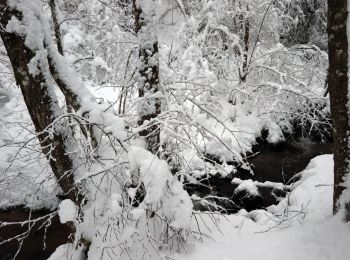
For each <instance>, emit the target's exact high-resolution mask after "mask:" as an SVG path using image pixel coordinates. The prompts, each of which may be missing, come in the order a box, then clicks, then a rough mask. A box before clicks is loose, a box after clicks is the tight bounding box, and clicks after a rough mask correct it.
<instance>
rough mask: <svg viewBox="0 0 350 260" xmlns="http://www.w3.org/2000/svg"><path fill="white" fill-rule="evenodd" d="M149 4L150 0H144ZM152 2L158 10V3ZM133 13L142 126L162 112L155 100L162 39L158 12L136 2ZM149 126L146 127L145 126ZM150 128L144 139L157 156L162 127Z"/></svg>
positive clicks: (159, 102) (150, 126) (157, 100)
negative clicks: (159, 30) (136, 40)
mask: <svg viewBox="0 0 350 260" xmlns="http://www.w3.org/2000/svg"><path fill="white" fill-rule="evenodd" d="M143 1H146V0H143ZM147 1H152V2H153V3H152V4H153V6H154V7H155V1H154V0H147ZM133 12H134V18H135V33H136V34H137V36H138V38H139V76H140V80H139V97H140V98H142V99H141V102H140V105H139V109H138V114H139V120H138V124H139V125H140V126H141V125H144V124H145V123H146V122H148V121H150V120H152V119H154V118H156V117H157V116H158V115H159V114H160V113H161V100H160V99H159V98H155V97H152V95H154V94H155V93H157V92H158V91H159V90H160V89H159V64H158V40H157V35H156V32H155V31H156V28H155V27H156V23H155V22H154V21H155V19H156V10H155V8H154V9H153V10H152V11H151V12H150V11H149V10H148V12H149V13H145V12H143V10H142V5H141V4H139V5H137V4H136V0H134V1H133ZM144 126H145V125H144ZM145 127H146V129H144V130H142V131H141V132H140V136H141V137H143V138H144V139H145V141H146V145H147V149H148V150H149V151H151V152H152V153H153V154H156V153H157V152H158V150H159V146H160V129H159V124H157V123H153V124H151V125H146V126H145Z"/></svg>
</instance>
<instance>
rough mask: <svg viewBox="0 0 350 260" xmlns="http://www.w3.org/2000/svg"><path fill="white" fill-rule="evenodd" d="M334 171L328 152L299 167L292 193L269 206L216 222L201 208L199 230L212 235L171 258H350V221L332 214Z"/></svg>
mask: <svg viewBox="0 0 350 260" xmlns="http://www.w3.org/2000/svg"><path fill="white" fill-rule="evenodd" d="M332 172H333V160H332V156H331V155H322V156H318V157H316V158H314V159H313V160H312V161H311V162H310V164H309V166H308V167H307V168H306V169H305V170H304V171H303V172H302V179H301V181H300V182H298V183H297V184H296V187H295V189H294V190H293V192H292V193H291V194H290V196H289V197H287V198H286V199H284V200H283V201H281V202H280V204H279V205H277V206H272V207H270V208H269V209H268V210H267V211H265V210H256V211H252V212H250V213H247V212H245V211H244V210H242V211H241V212H240V213H239V214H236V215H231V216H225V217H223V216H216V217H215V219H216V220H220V221H219V222H217V221H213V218H210V217H208V216H207V215H206V214H200V215H201V216H200V217H197V220H198V221H199V223H200V227H201V230H202V232H205V231H206V232H207V233H209V235H210V236H211V237H212V240H206V241H205V242H203V243H201V244H196V245H195V247H194V249H193V250H192V252H190V253H189V255H180V254H176V255H174V258H175V259H178V260H181V259H186V260H188V259H189V260H196V259H198V260H199V259H200V260H205V259H216V260H235V259H237V260H250V259H269V260H271V259H272V260H273V259H276V260H277V259H286V260H295V259H298V260H303V259H305V260H306V259H307V260H313V259H315V260H316V259H332V260H333V259H334V260H335V259H348V257H349V255H350V247H349V242H350V225H349V224H344V223H342V222H341V221H340V220H339V218H338V217H337V216H336V217H333V216H332V192H333V173H332ZM201 219H203V221H205V224H204V222H203V221H202V220H201ZM195 225H197V224H196V223H195ZM206 225H207V227H208V228H210V229H211V232H209V230H208V228H206V227H205V226H206Z"/></svg>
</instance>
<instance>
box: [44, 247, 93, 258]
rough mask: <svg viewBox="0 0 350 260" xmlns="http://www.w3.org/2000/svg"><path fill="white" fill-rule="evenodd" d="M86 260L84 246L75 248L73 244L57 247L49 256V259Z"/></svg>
mask: <svg viewBox="0 0 350 260" xmlns="http://www.w3.org/2000/svg"><path fill="white" fill-rule="evenodd" d="M63 259H69V260H86V256H85V254H84V251H83V248H82V247H79V248H78V249H76V248H75V246H74V245H73V244H64V245H61V246H59V247H57V248H56V250H55V252H54V253H53V254H52V255H51V256H50V257H49V258H48V260H63Z"/></svg>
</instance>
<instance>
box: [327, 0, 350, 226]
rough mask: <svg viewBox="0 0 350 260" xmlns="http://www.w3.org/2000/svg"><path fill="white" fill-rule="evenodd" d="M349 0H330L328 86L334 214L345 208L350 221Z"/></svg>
mask: <svg viewBox="0 0 350 260" xmlns="http://www.w3.org/2000/svg"><path fill="white" fill-rule="evenodd" d="M346 23H347V0H328V48H329V71H328V73H329V75H328V77H329V78H328V88H329V94H330V101H331V113H332V120H333V138H334V195H333V212H334V214H335V213H337V212H338V210H339V209H340V208H342V207H345V210H346V216H345V219H346V221H349V220H350V207H349V201H350V198H347V199H346V200H345V201H343V202H342V205H341V203H340V201H339V198H340V197H341V194H342V193H343V191H344V189H345V187H344V180H345V177H346V176H347V175H348V173H349V162H350V149H349V141H350V138H349V131H350V127H349V112H348V110H349V108H348V107H347V105H348V102H349V101H348V41H347V33H346Z"/></svg>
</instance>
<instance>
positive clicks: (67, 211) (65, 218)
mask: <svg viewBox="0 0 350 260" xmlns="http://www.w3.org/2000/svg"><path fill="white" fill-rule="evenodd" d="M58 216H59V217H60V221H61V223H62V224H64V223H67V222H70V221H71V222H74V221H75V219H76V217H77V216H78V210H77V206H76V205H75V204H74V202H73V201H71V200H70V199H65V200H63V201H62V202H61V203H60V205H59V207H58Z"/></svg>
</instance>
